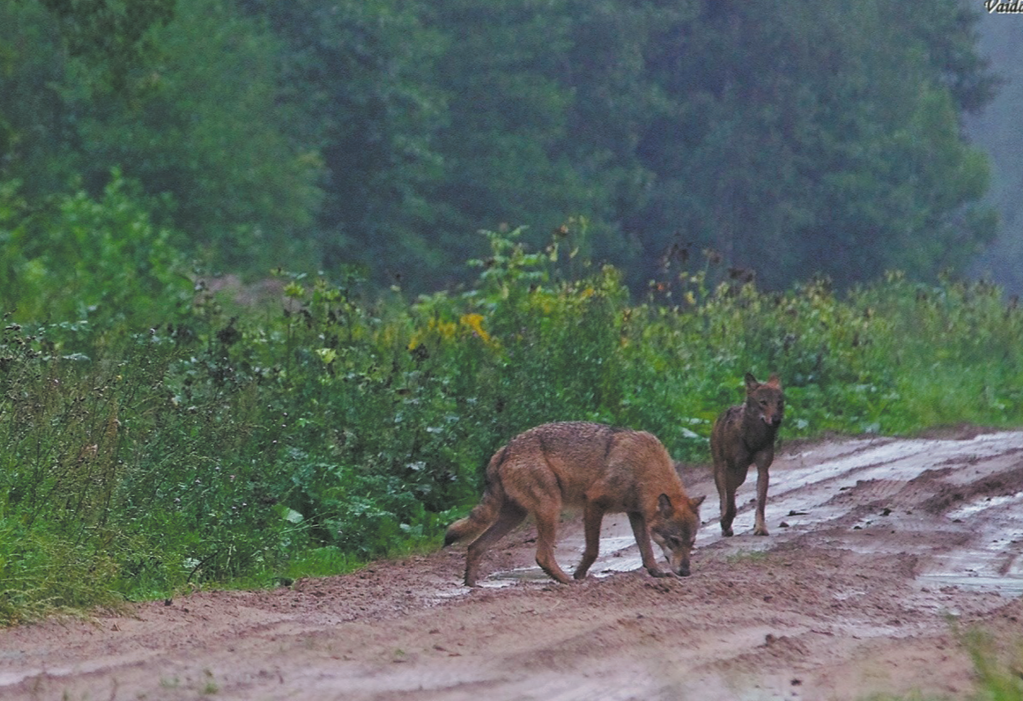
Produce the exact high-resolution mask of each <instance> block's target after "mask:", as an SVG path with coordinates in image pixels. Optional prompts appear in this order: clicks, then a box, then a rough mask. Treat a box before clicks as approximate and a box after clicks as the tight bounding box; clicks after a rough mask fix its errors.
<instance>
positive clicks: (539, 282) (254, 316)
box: [0, 234, 1023, 623]
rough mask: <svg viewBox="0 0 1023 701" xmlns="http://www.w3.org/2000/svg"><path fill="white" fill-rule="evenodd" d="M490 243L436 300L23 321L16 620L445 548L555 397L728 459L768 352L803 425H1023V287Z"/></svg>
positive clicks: (301, 303)
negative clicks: (616, 259)
mask: <svg viewBox="0 0 1023 701" xmlns="http://www.w3.org/2000/svg"><path fill="white" fill-rule="evenodd" d="M492 243H493V246H494V255H493V256H492V258H491V259H489V260H487V261H482V262H480V267H481V269H482V272H481V275H480V278H479V281H478V283H477V284H476V285H475V286H473V287H472V288H470V289H468V290H464V291H459V292H445V293H438V294H435V295H432V296H429V297H422V298H419V299H416V300H406V299H404V298H402V297H401V295H400V293H393V294H391V295H390V296H389V297H387V298H384V299H366V298H364V297H362V296H361V295H360V287H359V283H358V281H357V280H356V279H354V278H352V277H350V276H347V277H346V276H342V277H341V278H340V279H338V280H333V281H331V280H328V279H327V278H326V277H323V276H321V277H316V278H307V277H302V276H289V277H287V278H286V279H285V281H284V282H285V285H284V289H285V295H286V297H285V299H284V300H283V301H282V303H280V304H277V305H272V306H270V307H267V308H261V309H245V308H234V307H232V306H231V304H230V302H228V301H224V300H221V299H218V298H217V297H215V296H213V295H210V294H206V293H202V294H200V296H199V298H198V299H197V300H196V302H195V304H194V305H193V307H192V308H191V309H189V310H187V313H184V312H182V313H179V314H177V315H176V316H173V321H172V322H170V323H162V324H161V325H160V326H157V327H154V328H151V329H150V328H146V329H144V330H143V331H141V332H137V331H133V329H132V327H131V326H129V325H127V324H126V323H120V324H118V323H115V322H114V321H110V322H109V323H107V324H105V325H104V324H88V323H66V322H60V323H40V324H29V323H24V324H22V325H21V326H18V325H14V324H11V325H9V326H8V327H7V328H6V329H5V330H3V331H0V621H3V622H7V623H10V622H16V621H22V620H29V619H33V618H38V617H40V616H44V615H47V614H49V613H51V612H55V611H66V610H81V609H87V608H89V607H93V606H97V605H116V603H117V602H120V601H125V600H137V599H143V598H156V597H163V596H169V595H173V594H174V593H175V592H177V591H182V590H187V589H190V588H193V587H196V586H212V585H215V586H275V585H278V584H280V583H286V582H288V581H291V580H293V579H296V578H298V577H301V576H308V575H325V574H330V573H336V572H344V571H349V570H351V569H353V568H355V567H357V566H359V565H360V564H361V563H364V562H366V561H368V560H370V559H372V558H375V557H380V556H384V555H389V554H395V553H403V552H413V551H416V550H417V549H430V548H433V547H436V546H437V545H438V544H439V541H440V534H441V533H442V532H443V529H444V527H445V526H446V525H447V524H448V523H450V522H451V521H452V520H454V519H455V518H456V517H458V516H460V515H463V514H464V513H465V511H466V509H467V508H468V507H469V506H471V505H472V504H473V503H475V501H476V499H477V496H478V494H479V490H480V488H481V485H480V477H481V472H482V467H483V465H484V464H485V462H486V460H487V459H488V458H489V456H490V455H491V454H492V453H493V452H494V450H495V449H497V448H498V447H499V446H500V445H501V444H502V442H504V441H505V440H507V439H508V437H510V436H512V435H514V434H515V433H517V432H519V431H522V430H524V429H525V428H528V427H530V426H533V425H536V424H538V423H542V422H545V421H552V420H562V419H585V420H596V421H604V422H608V423H614V424H618V425H627V426H631V427H634V428H640V429H646V430H650V431H652V432H653V433H655V434H656V435H658V436H659V437H660V438H661V439H662V441H663V442H664V443H665V444H666V445H667V446H668V448H669V450H670V451H671V452H672V453H673V455H675V457H676V458H678V459H682V460H687V461H702V460H706V459H707V451H708V448H707V436H708V434H709V431H710V424H711V422H712V420H713V417H714V416H715V415H716V414H717V413H718V412H719V411H720V410H721V409H722V408H724V407H725V406H727V405H729V404H731V403H734V402H736V401H737V400H738V399H739V398H740V397H741V391H742V389H741V388H742V378H743V375H744V373H745V372H746V371H753V372H754V373H755V374H758V375H760V376H766V375H768V374H769V373H771V372H778V373H779V374H780V375H781V377H782V380H783V383H784V385H785V391H786V394H787V413H786V423H785V427H784V429H783V431H784V435H785V436H786V437H787V438H798V437H807V436H814V435H819V434H821V433H823V432H826V431H842V432H848V433H861V432H875V433H886V434H898V433H910V432H914V431H918V430H921V429H923V428H926V427H929V426H934V425H941V424H956V423H961V422H972V423H977V424H983V425H987V426H1018V425H1021V424H1023V344H1021V343H1020V342H1019V341H1020V339H1021V338H1023V312H1021V310H1020V309H1019V308H1018V306H1016V305H1015V304H1013V303H1006V301H1005V300H1004V299H1003V296H1002V294H1001V292H1000V291H999V290H998V289H997V288H994V287H991V286H988V285H983V284H967V283H962V282H957V281H954V280H943V281H940V282H939V283H937V284H934V285H923V284H919V283H912V282H909V281H907V280H906V279H904V278H903V277H901V276H899V275H891V276H889V277H888V278H886V279H885V280H882V281H879V282H877V283H876V284H873V285H870V286H866V287H863V288H861V289H856V290H852V291H849V292H847V293H844V294H838V293H837V292H835V291H834V290H832V289H831V288H830V286H829V285H828V284H827V283H826V282H824V281H815V282H812V283H809V284H806V285H800V286H797V287H794V288H793V289H791V290H788V291H785V292H763V291H760V290H758V289H757V288H756V287H755V286H754V285H752V284H750V283H748V282H745V281H742V280H731V279H729V278H728V276H727V274H725V273H723V272H721V271H717V270H716V269H714V268H713V267H707V268H706V269H704V270H702V271H698V272H697V273H691V272H688V271H672V272H671V273H670V274H666V276H665V277H664V279H662V280H661V281H659V282H657V284H656V285H654V286H653V287H652V288H651V294H650V295H649V297H648V298H646V299H644V300H638V301H637V300H635V299H633V298H631V297H630V295H629V294H628V293H627V291H626V290H625V288H624V286H623V284H622V282H621V277H620V275H619V274H618V272H617V271H616V270H615V269H614V268H611V267H605V268H603V269H594V268H586V267H585V266H580V265H579V264H578V262H573V265H574V266H575V268H574V270H577V271H580V272H579V273H578V276H573V275H570V274H569V271H567V270H565V269H562V268H560V267H559V265H562V264H563V263H559V262H557V261H555V260H553V258H554V257H553V256H552V255H548V254H544V253H542V252H541V253H539V254H536V253H527V252H525V251H524V249H523V248H522V247H521V246H519V245H518V243H517V241H516V239H515V237H514V234H513V235H511V236H506V237H500V236H497V235H493V236H492ZM130 316H131V315H127V316H125V317H124V318H129V317H130Z"/></svg>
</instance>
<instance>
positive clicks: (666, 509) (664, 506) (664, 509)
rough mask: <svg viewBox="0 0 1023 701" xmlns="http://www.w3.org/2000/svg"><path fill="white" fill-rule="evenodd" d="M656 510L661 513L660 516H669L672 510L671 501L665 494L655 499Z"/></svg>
mask: <svg viewBox="0 0 1023 701" xmlns="http://www.w3.org/2000/svg"><path fill="white" fill-rule="evenodd" d="M657 510H658V511H659V512H661V516H663V517H664V518H668V517H669V516H671V512H672V511H673V510H674V509H672V506H671V499H669V498H668V495H667V494H662V495H661V496H659V497H657Z"/></svg>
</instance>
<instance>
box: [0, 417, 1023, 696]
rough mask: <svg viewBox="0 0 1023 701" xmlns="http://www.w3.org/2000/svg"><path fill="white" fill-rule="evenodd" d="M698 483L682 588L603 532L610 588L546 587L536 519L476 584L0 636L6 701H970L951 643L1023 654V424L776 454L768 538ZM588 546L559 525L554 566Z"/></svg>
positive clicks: (358, 581)
mask: <svg viewBox="0 0 1023 701" xmlns="http://www.w3.org/2000/svg"><path fill="white" fill-rule="evenodd" d="M683 479H684V481H685V483H686V486H687V488H688V491H689V493H690V494H691V495H693V496H696V495H699V494H708V495H709V496H708V499H707V502H706V504H705V505H704V509H703V514H702V516H703V519H704V528H703V529H702V530H701V532H700V536H699V538H698V540H697V551H696V553H695V554H694V558H693V575H692V576H691V577H688V578H685V579H682V578H672V579H652V578H650V577H649V576H647V575H646V574H645V573H644V572H642V571H641V570H638V569H637V568H638V566H639V562H638V554H637V553H636V548H635V543H634V542H633V541H632V537H631V535H630V534H629V529H628V521H627V519H626V518H624V517H609V518H608V519H606V520H605V524H604V538H603V542H602V550H603V555H602V559H601V560H600V561H598V562H597V563H596V564H595V565H594V566H593V568H592V569H591V572H592V573H595V576H592V575H591V577H590V578H589V579H588V580H587V581H585V582H584V583H581V584H575V585H568V586H565V585H557V584H553V583H551V582H550V581H549V580H546V579H545V578H543V577H542V576H541V575H540V573H539V570H538V569H536V568H535V566H533V564H532V558H533V546H534V542H533V537H534V533H533V530H532V528H531V527H530V526H528V525H526V526H524V527H522V528H521V529H519V530H518V531H516V532H514V533H513V534H512V535H511V536H509V537H508V538H506V539H505V541H502V543H500V544H499V546H498V547H497V548H496V549H495V550H494V551H492V552H491V553H490V554H489V555H488V557H487V559H486V560H485V561H484V570H483V571H484V572H490V573H492V575H491V576H490V577H489V578H488V579H487V580H486V581H485V582H484V586H482V587H480V588H478V589H475V590H472V591H469V590H467V589H466V588H464V587H462V586H460V584H459V579H460V575H461V571H462V567H463V565H464V550H455V551H452V552H438V553H434V554H431V555H429V556H423V557H414V558H410V559H407V560H401V561H390V562H383V563H379V564H375V565H373V566H371V567H368V568H366V569H364V570H362V571H360V572H357V573H354V574H351V575H347V576H343V577H330V578H324V579H316V580H302V581H299V582H297V583H296V584H295V585H294V586H293V587H291V588H283V589H279V590H275V591H261V592H200V593H197V594H194V595H192V596H188V597H183V598H178V599H175V600H174V601H173V602H170V603H169V604H165V603H164V602H156V603H148V604H144V605H140V606H138V607H137V608H135V609H134V610H133V611H132V612H130V613H129V614H128V615H118V616H99V617H97V618H95V619H94V620H92V621H88V622H82V621H72V622H67V621H65V622H54V621H51V622H47V623H44V624H40V625H32V626H24V627H19V628H14V629H8V630H3V631H0V698H2V699H5V700H6V699H11V700H15V699H104V700H106V699H143V698H144V699H147V700H151V701H152V700H158V699H196V698H215V699H246V700H248V699H355V700H362V699H377V700H383V699H415V700H417V701H418V700H424V701H425V700H432V699H466V700H469V699H479V698H486V699H488V700H495V701H496V700H501V699H545V700H548V701H549V700H554V699H608V700H612V699H694V700H695V699H699V700H702V701H707V700H711V701H714V700H716V699H744V700H745V699H749V700H758V699H805V700H812V701H818V700H830V699H842V700H845V699H862V698H865V697H868V696H869V695H870V694H873V693H890V694H908V693H911V692H914V691H918V692H921V693H923V694H927V695H933V696H934V697H944V696H947V697H950V698H965V697H967V696H969V694H970V692H971V691H972V689H973V683H974V682H973V673H972V669H973V667H972V664H971V662H970V660H969V657H968V655H967V654H966V652H965V651H964V649H963V647H962V645H961V644H960V638H959V633H957V632H956V631H962V630H966V629H969V628H971V627H973V626H982V627H983V629H984V630H986V631H987V632H988V633H989V634H990V635H991V636H992V640H993V641H994V642H995V647H994V649H996V650H1001V651H1012V650H1013V649H1015V648H1014V646H1017V645H1019V643H1020V642H1021V641H1023V623H1021V619H1023V602H1021V599H1020V594H1021V593H1023V558H1021V550H1023V432H1001V433H979V434H978V433H976V432H973V431H962V432H958V433H954V434H953V433H949V434H945V435H942V436H935V437H930V438H926V439H923V438H921V439H913V440H903V439H899V440H895V439H886V438H875V439H854V440H841V441H832V442H825V443H818V444H814V445H804V446H798V445H789V446H783V450H782V454H781V455H780V456H779V458H778V459H777V460H776V462H775V465H774V467H773V468H772V485H771V493H770V501H769V504H768V509H767V517H768V519H767V520H768V526H769V527H770V529H771V535H770V536H769V537H767V538H760V537H754V536H753V535H752V527H753V514H752V509H751V506H750V505H749V504H748V503H747V504H746V505H745V507H744V508H743V509H742V510H741V511H740V514H739V517H738V518H737V519H736V524H735V525H736V536H735V537H733V538H728V539H724V538H721V537H720V531H719V528H718V526H717V523H716V521H717V516H718V509H717V505H716V504H717V499H716V496H715V495H714V494H713V484H712V481H711V479H710V475H709V472H708V469H707V467H706V466H693V467H687V468H686V469H685V470H684V474H683ZM754 481H755V478H753V479H751V480H750V481H749V482H747V484H746V485H744V486H743V488H742V491H741V492H740V496H741V497H742V499H743V501H745V500H747V499H749V498H751V497H752V494H753V482H754ZM581 549H582V537H581V533H580V527H579V523H578V519H577V518H566V520H565V522H564V525H563V527H562V535H561V543H560V547H559V553H558V556H559V559H560V560H561V561H562V562H563V563H565V565H566V566H570V565H571V563H572V562H573V561H574V560H576V559H577V558H578V556H579V553H580V552H581ZM929 697H930V696H929Z"/></svg>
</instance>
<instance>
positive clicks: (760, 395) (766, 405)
mask: <svg viewBox="0 0 1023 701" xmlns="http://www.w3.org/2000/svg"><path fill="white" fill-rule="evenodd" d="M784 414H785V395H784V394H783V393H782V391H781V380H779V379H778V376H777V375H771V377H770V379H769V380H768V381H767V382H764V383H760V382H757V378H755V377H753V374H752V373H749V372H747V373H746V415H747V416H750V417H753V418H754V419H755V420H759V421H763V422H764V423H765V424H767V425H768V426H770V427H772V428H777V427H778V426H780V425H781V420H782V417H783V416H784Z"/></svg>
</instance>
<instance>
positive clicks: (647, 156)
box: [638, 0, 991, 286]
mask: <svg viewBox="0 0 1023 701" xmlns="http://www.w3.org/2000/svg"><path fill="white" fill-rule="evenodd" d="M921 14H923V13H921ZM918 17H919V14H910V13H901V12H900V13H896V12H894V11H893V10H892V6H891V5H890V3H884V2H864V3H856V4H849V3H843V2H840V1H839V0H830V1H827V2H824V3H815V4H813V5H812V6H811V5H808V4H805V3H800V2H796V1H794V0H775V1H774V2H771V3H754V4H751V3H740V2H724V1H723V2H705V3H704V6H703V10H702V12H701V13H700V14H699V16H697V17H696V18H695V19H693V20H691V21H683V22H681V23H677V24H675V25H674V26H672V27H670V28H669V29H668V30H667V31H666V32H665V33H664V34H663V35H662V37H661V38H660V41H659V42H658V44H657V51H656V52H655V53H654V55H653V59H652V61H651V69H652V71H653V72H654V75H655V77H654V79H655V80H656V81H658V84H660V85H662V86H663V87H664V91H665V94H666V95H667V96H669V98H670V100H671V103H672V110H671V111H670V112H669V116H668V117H667V118H665V119H663V120H662V121H661V122H660V123H659V124H658V123H655V124H654V125H653V127H652V128H651V129H649V130H648V132H647V133H646V135H645V136H644V138H643V140H642V142H641V143H640V146H639V149H640V152H641V154H642V155H643V159H644V163H645V164H646V165H647V166H648V167H649V168H650V170H651V171H653V172H654V173H655V174H656V179H655V183H654V186H653V190H654V193H653V195H652V197H651V204H650V205H649V206H647V207H646V208H644V209H643V210H641V211H640V212H638V215H639V216H641V217H642V218H643V219H644V220H646V221H648V222H651V223H653V226H652V227H651V228H648V229H647V233H646V238H647V240H648V241H657V240H661V241H663V237H664V235H665V234H664V233H663V232H670V231H677V232H678V235H679V236H681V237H682V238H685V239H689V240H692V241H695V242H699V243H700V244H701V245H712V246H715V247H716V248H718V249H719V250H720V251H722V252H723V253H724V255H725V256H726V258H727V259H728V260H729V261H731V262H733V263H734V264H738V265H743V266H748V267H751V268H754V269H756V270H758V271H759V273H760V275H761V279H762V280H764V281H765V282H766V283H767V284H768V285H770V286H778V285H784V284H786V283H787V282H788V281H789V280H791V279H793V278H805V277H809V276H811V275H813V274H816V273H823V274H826V275H828V276H830V277H832V278H834V279H835V280H836V281H838V282H839V283H842V284H847V283H850V282H852V281H855V280H863V279H869V278H871V277H873V276H875V275H877V274H879V273H880V272H882V271H883V270H884V269H885V268H886V267H900V266H901V267H905V268H907V269H908V270H909V271H910V272H911V273H914V274H923V275H926V274H930V273H933V272H935V271H936V269H938V268H939V267H941V266H944V265H947V264H959V263H962V262H965V260H967V259H968V258H969V256H970V255H972V253H973V252H974V251H975V248H976V245H977V244H978V243H979V242H982V241H984V240H986V239H987V238H988V237H989V235H990V233H991V232H990V218H989V217H988V216H986V214H985V213H984V212H983V211H982V209H981V208H979V207H977V206H976V204H975V203H976V201H977V199H978V198H979V197H980V195H981V193H982V192H983V190H984V187H985V183H986V166H985V161H984V159H983V157H981V156H980V155H979V154H978V153H977V152H976V151H974V150H973V149H971V148H970V147H969V146H968V145H967V144H966V143H965V142H964V141H963V140H962V138H961V137H960V134H959V123H958V117H957V107H958V106H962V105H964V104H974V102H971V101H976V100H980V99H982V95H981V92H982V91H981V90H979V89H976V90H970V89H965V88H964V89H963V90H961V91H960V93H959V96H958V97H957V96H956V95H955V94H953V93H952V92H951V89H950V88H949V87H948V86H949V85H951V84H955V85H959V86H967V85H981V84H983V83H984V79H983V75H982V74H981V73H979V72H978V71H979V70H980V68H979V64H976V63H970V62H968V61H965V59H963V60H960V61H959V62H958V63H956V62H952V61H931V60H929V58H928V57H929V56H932V55H933V52H931V50H930V49H931V48H932V47H931V46H930V45H928V44H927V43H926V42H925V39H926V38H928V37H931V36H932V34H931V33H929V32H927V31H923V30H921V29H920V26H921V25H920V24H919V21H918ZM913 29H916V30H918V31H916V32H914V31H912V30H913ZM907 37H909V39H907ZM941 41H942V43H943V44H945V45H948V44H951V40H949V39H948V38H947V37H943V38H942V40H941ZM966 45H968V42H967V41H966V40H965V39H962V41H961V42H960V43H959V46H960V47H963V46H966ZM957 100H958V101H959V102H958V104H957ZM659 237H660V239H659ZM657 248H658V246H656V245H649V246H648V250H656V249H657Z"/></svg>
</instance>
